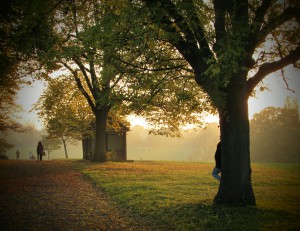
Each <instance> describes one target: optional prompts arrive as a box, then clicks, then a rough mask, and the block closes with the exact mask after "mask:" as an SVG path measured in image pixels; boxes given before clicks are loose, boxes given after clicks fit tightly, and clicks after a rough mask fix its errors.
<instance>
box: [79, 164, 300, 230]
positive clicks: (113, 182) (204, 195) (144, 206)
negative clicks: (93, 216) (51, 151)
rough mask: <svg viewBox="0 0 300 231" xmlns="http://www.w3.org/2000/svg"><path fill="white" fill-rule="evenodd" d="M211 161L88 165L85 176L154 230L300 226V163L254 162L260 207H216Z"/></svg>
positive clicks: (121, 206)
mask: <svg viewBox="0 0 300 231" xmlns="http://www.w3.org/2000/svg"><path fill="white" fill-rule="evenodd" d="M212 168H213V164H212V163H186V162H151V161H150V162H127V163H114V162H108V163H104V164H91V165H87V166H86V168H85V169H84V170H82V171H83V172H84V174H85V175H86V176H87V177H88V178H89V179H90V180H91V181H92V182H93V183H94V184H95V186H96V187H99V188H101V189H102V190H104V191H105V192H106V193H107V194H108V195H109V196H110V197H112V198H113V199H114V201H115V202H116V203H117V205H118V206H119V207H120V209H124V211H129V214H130V215H132V216H136V217H138V219H141V220H142V221H143V222H145V223H148V224H151V225H152V227H154V229H155V230H214V231H215V230H233V231H235V230H236V231H238V230H243V231H246V230H266V231H267V230H272V231H275V230H278V231H279V230H280V231H282V230H300V219H299V218H300V202H299V199H300V180H299V179H300V178H299V176H300V164H253V165H252V171H253V174H252V178H253V180H252V181H253V188H254V191H255V195H256V201H257V206H255V207H254V206H253V207H252V206H250V207H227V206H215V205H213V203H212V201H213V198H214V196H215V194H216V192H217V190H218V182H217V181H216V180H214V179H213V178H212V176H211V170H212Z"/></svg>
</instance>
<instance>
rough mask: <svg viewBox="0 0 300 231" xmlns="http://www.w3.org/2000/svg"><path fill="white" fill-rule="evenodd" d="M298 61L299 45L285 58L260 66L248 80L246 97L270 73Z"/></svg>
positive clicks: (299, 55)
mask: <svg viewBox="0 0 300 231" xmlns="http://www.w3.org/2000/svg"><path fill="white" fill-rule="evenodd" d="M299 59H300V44H299V45H298V47H297V48H296V49H295V50H293V51H291V52H290V53H289V54H288V55H287V56H285V57H284V58H282V59H280V60H278V61H274V62H272V63H264V64H262V65H261V66H260V67H259V69H258V71H257V73H256V74H255V75H254V76H253V77H252V78H249V79H248V83H247V84H248V95H250V94H251V93H252V92H253V90H254V88H255V87H256V86H257V84H258V83H259V82H260V81H261V80H263V79H264V78H265V77H266V76H267V75H269V74H271V73H272V72H275V71H278V70H280V69H282V68H284V67H286V66H288V65H290V64H294V63H296V62H297V61H298V60H299Z"/></svg>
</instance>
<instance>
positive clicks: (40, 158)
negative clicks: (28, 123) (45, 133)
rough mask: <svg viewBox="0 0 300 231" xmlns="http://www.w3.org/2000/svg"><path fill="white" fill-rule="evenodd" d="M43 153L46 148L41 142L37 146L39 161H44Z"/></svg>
mask: <svg viewBox="0 0 300 231" xmlns="http://www.w3.org/2000/svg"><path fill="white" fill-rule="evenodd" d="M43 152H44V147H43V145H42V142H41V141H39V142H38V145H37V148H36V153H37V158H38V161H42V159H43Z"/></svg>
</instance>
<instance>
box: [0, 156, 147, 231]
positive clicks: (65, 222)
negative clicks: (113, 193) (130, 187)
mask: <svg viewBox="0 0 300 231" xmlns="http://www.w3.org/2000/svg"><path fill="white" fill-rule="evenodd" d="M78 164H82V163H78ZM75 165H76V163H73V162H68V161H42V162H37V161H21V160H20V161H14V160H1V161H0V196H1V199H0V230H3V231H4V230H56V231H58V230H122V231H123V230H149V229H148V228H146V227H145V226H144V225H143V224H139V223H138V222H137V221H135V220H133V219H132V218H129V217H128V216H126V214H123V213H122V212H120V210H118V208H117V207H116V205H115V204H114V202H113V201H112V200H110V198H108V197H107V196H106V195H105V194H103V193H101V192H100V191H98V190H96V189H95V188H94V187H93V186H92V185H91V183H90V182H88V181H87V180H85V179H84V177H83V175H82V174H81V173H79V172H77V171H75V170H74V166H75Z"/></svg>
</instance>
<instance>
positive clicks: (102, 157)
mask: <svg viewBox="0 0 300 231" xmlns="http://www.w3.org/2000/svg"><path fill="white" fill-rule="evenodd" d="M108 111H109V110H108V109H106V108H101V109H99V110H97V113H96V140H95V154H94V157H93V161H94V162H105V161H106V123H107V115H108Z"/></svg>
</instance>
